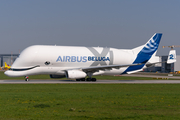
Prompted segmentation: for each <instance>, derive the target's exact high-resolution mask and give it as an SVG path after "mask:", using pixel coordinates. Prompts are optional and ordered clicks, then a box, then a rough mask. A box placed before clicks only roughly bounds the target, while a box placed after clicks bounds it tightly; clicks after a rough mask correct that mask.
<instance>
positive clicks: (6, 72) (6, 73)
mask: <svg viewBox="0 0 180 120" xmlns="http://www.w3.org/2000/svg"><path fill="white" fill-rule="evenodd" d="M4 74H5V75H7V76H9V77H12V76H13V75H12V72H11V71H9V70H7V71H5V72H4Z"/></svg>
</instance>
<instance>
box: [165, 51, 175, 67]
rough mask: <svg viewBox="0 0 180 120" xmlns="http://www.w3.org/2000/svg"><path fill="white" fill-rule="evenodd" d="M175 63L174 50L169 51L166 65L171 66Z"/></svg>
mask: <svg viewBox="0 0 180 120" xmlns="http://www.w3.org/2000/svg"><path fill="white" fill-rule="evenodd" d="M174 62H176V50H170V52H169V56H168V60H167V63H168V64H171V63H174Z"/></svg>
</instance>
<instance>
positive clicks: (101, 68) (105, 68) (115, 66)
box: [81, 63, 145, 73]
mask: <svg viewBox="0 0 180 120" xmlns="http://www.w3.org/2000/svg"><path fill="white" fill-rule="evenodd" d="M138 65H145V64H144V63H138V64H127V65H105V66H93V67H86V68H81V70H82V71H84V72H86V73H88V72H91V73H94V72H98V71H99V70H112V68H115V69H120V68H121V67H129V66H138Z"/></svg>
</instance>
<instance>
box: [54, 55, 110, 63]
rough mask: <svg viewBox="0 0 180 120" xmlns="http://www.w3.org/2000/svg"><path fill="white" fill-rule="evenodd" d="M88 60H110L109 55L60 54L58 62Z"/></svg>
mask: <svg viewBox="0 0 180 120" xmlns="http://www.w3.org/2000/svg"><path fill="white" fill-rule="evenodd" d="M87 61H110V58H109V57H95V56H59V57H58V58H57V60H56V62H87Z"/></svg>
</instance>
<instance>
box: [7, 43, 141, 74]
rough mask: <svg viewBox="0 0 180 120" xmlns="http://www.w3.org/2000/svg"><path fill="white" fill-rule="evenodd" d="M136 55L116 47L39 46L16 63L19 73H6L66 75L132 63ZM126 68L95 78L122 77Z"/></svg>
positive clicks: (23, 53)
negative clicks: (74, 70)
mask: <svg viewBox="0 0 180 120" xmlns="http://www.w3.org/2000/svg"><path fill="white" fill-rule="evenodd" d="M136 56H137V55H136V54H134V53H133V51H132V50H121V49H115V48H102V47H71V46H45V45H35V46H30V47H28V48H26V49H25V50H24V51H23V52H22V53H21V54H20V56H19V57H18V58H17V59H16V60H15V62H14V63H13V65H12V67H11V68H12V69H18V70H14V71H7V72H6V74H8V73H10V74H9V76H12V77H16V76H28V75H35V74H57V75H62V74H64V70H71V69H80V68H86V67H92V66H103V65H124V64H132V63H133V61H134V60H135V58H136ZM35 66H38V67H35ZM33 67H34V68H33ZM29 68H33V69H29ZM126 69H127V67H123V68H120V69H114V68H113V69H112V70H105V71H99V72H95V73H93V75H98V74H105V75H119V74H121V73H123V72H124V71H125V70H126Z"/></svg>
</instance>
